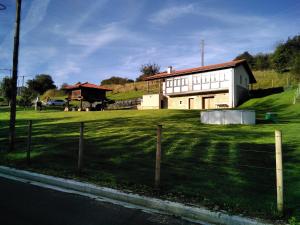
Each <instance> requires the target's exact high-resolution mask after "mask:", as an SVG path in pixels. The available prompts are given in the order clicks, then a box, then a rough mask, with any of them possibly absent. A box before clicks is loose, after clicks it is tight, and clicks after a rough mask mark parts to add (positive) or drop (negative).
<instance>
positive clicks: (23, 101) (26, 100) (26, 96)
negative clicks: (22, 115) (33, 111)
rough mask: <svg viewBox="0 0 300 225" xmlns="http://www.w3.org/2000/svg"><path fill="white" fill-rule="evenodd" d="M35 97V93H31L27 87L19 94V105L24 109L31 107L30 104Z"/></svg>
mask: <svg viewBox="0 0 300 225" xmlns="http://www.w3.org/2000/svg"><path fill="white" fill-rule="evenodd" d="M35 97H36V95H35V93H33V92H32V90H30V89H29V88H27V87H24V89H23V91H22V93H21V97H20V100H19V105H20V106H23V107H26V106H31V104H32V100H33V99H34V98H35Z"/></svg>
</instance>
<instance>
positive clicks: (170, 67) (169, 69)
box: [168, 66, 173, 74]
mask: <svg viewBox="0 0 300 225" xmlns="http://www.w3.org/2000/svg"><path fill="white" fill-rule="evenodd" d="M172 72H173V71H172V66H168V74H170V73H172Z"/></svg>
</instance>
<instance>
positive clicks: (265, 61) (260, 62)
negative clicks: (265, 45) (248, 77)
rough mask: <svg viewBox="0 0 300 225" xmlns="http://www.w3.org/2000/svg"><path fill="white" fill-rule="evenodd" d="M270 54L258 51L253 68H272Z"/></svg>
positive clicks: (254, 57)
mask: <svg viewBox="0 0 300 225" xmlns="http://www.w3.org/2000/svg"><path fill="white" fill-rule="evenodd" d="M270 67H271V64H270V55H269V54H263V53H258V54H257V55H254V56H253V69H255V70H267V69H270Z"/></svg>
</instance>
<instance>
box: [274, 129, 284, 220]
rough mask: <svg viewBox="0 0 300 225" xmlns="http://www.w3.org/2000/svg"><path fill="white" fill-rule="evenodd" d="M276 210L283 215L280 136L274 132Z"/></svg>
mask: <svg viewBox="0 0 300 225" xmlns="http://www.w3.org/2000/svg"><path fill="white" fill-rule="evenodd" d="M275 147H276V189H277V210H278V212H279V213H280V214H281V215H282V214H283V176H282V174H283V171H282V134H281V131H280V130H275Z"/></svg>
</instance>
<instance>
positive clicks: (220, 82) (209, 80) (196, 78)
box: [163, 68, 232, 95]
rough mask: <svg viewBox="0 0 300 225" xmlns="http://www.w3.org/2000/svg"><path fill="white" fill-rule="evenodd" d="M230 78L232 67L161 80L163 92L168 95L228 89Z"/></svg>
mask: <svg viewBox="0 0 300 225" xmlns="http://www.w3.org/2000/svg"><path fill="white" fill-rule="evenodd" d="M231 79H232V68H229V69H222V70H216V71H209V72H202V73H195V74H189V75H183V76H178V77H171V78H166V80H165V81H164V82H163V93H164V94H165V95H168V94H176V93H184V92H189V93H192V92H205V91H210V90H228V89H229V88H230V84H231ZM183 80H185V81H183Z"/></svg>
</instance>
